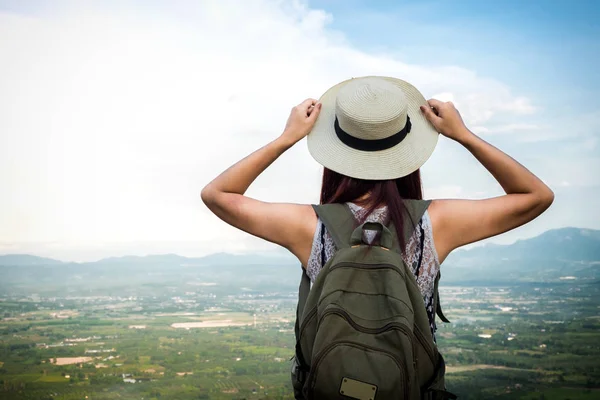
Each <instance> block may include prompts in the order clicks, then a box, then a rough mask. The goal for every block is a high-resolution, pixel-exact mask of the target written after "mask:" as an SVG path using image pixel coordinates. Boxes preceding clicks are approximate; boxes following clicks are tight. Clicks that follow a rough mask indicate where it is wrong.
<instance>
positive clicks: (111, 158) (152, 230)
mask: <svg viewBox="0 0 600 400" xmlns="http://www.w3.org/2000/svg"><path fill="white" fill-rule="evenodd" d="M61 4H63V5H64V8H62V9H60V10H58V9H57V10H55V11H54V12H52V13H51V14H40V15H38V16H25V15H11V14H0V54H2V57H3V60H4V62H2V63H0V93H1V94H0V110H1V111H0V113H1V115H2V116H1V118H0V183H1V184H2V191H3V194H2V196H0V220H1V221H2V223H1V224H0V241H3V242H10V243H57V244H59V245H60V248H61V249H63V250H60V251H58V250H56V251H55V252H54V253H53V254H54V255H57V256H58V255H61V254H69V253H68V252H69V251H71V252H74V251H75V249H85V248H91V247H93V246H95V244H98V243H108V244H111V245H110V246H112V247H110V246H109V245H106V252H107V253H109V252H110V251H111V250H110V249H113V250H112V251H114V249H115V248H116V247H115V246H116V244H118V243H121V244H122V245H123V246H122V247H120V248H123V249H125V248H126V247H127V246H125V245H126V244H128V243H129V244H131V243H134V242H135V243H156V242H161V243H188V244H189V243H198V247H197V253H206V252H208V251H211V250H212V251H220V250H236V249H237V250H240V249H247V248H250V247H252V248H254V247H255V246H258V241H256V240H254V239H249V238H248V236H247V235H245V234H243V233H240V232H237V231H236V230H234V229H233V228H230V227H228V226H225V224H223V223H221V222H220V221H218V220H217V219H216V218H215V217H213V216H211V215H210V213H209V212H208V211H207V210H206V209H204V207H203V206H202V205H201V204H200V199H199V192H200V189H201V188H202V187H203V185H204V184H206V183H207V182H208V180H209V179H211V178H212V177H214V176H216V175H217V174H218V173H219V172H220V171H222V170H223V169H225V168H226V167H228V166H229V165H230V164H231V163H233V162H235V161H237V160H238V159H239V158H241V157H242V156H244V155H246V154H247V153H249V152H250V151H252V150H254V149H256V148H258V147H259V146H261V145H262V144H264V143H266V141H268V140H270V139H272V138H275V137H276V135H277V134H278V133H279V132H280V131H281V128H282V127H283V126H284V123H285V119H286V117H287V115H288V112H289V109H290V107H291V106H293V105H295V104H297V103H298V102H300V101H302V100H303V99H304V98H306V97H318V96H319V95H320V94H321V93H323V92H324V91H325V90H326V89H327V88H328V87H329V86H331V85H333V84H335V83H337V82H338V81H341V80H344V79H347V78H349V77H352V76H361V75H368V74H369V75H370V74H374V75H379V74H381V75H392V76H397V77H402V78H404V79H406V80H408V81H410V82H412V83H413V84H415V85H416V86H417V87H419V88H420V89H421V90H422V91H423V93H424V94H425V96H426V97H430V96H431V94H434V93H447V94H449V95H450V96H451V98H452V99H455V101H456V102H457V104H460V107H461V113H462V114H463V116H464V117H465V120H466V121H467V122H469V123H473V124H480V125H481V126H483V127H484V128H485V126H486V124H487V123H490V122H491V121H493V118H495V116H498V115H506V114H507V113H508V114H523V113H530V112H533V111H534V110H535V108H534V107H533V106H531V104H530V101H529V100H527V99H525V98H523V97H519V96H515V95H513V94H512V92H511V90H510V89H509V88H508V87H507V86H506V85H504V84H502V83H500V82H498V81H495V80H493V79H489V78H484V77H481V76H479V75H477V74H476V73H474V72H472V71H469V70H466V69H463V68H459V67H443V66H442V67H424V66H419V65H411V64H407V63H405V62H403V61H401V60H397V59H393V58H391V57H387V56H384V55H371V54H369V53H367V52H365V51H362V50H359V49H356V48H353V47H351V46H350V45H349V44H347V43H346V41H345V40H344V36H343V34H342V33H340V32H335V31H333V30H331V29H330V28H329V27H328V25H327V24H328V22H329V21H331V19H332V16H331V15H328V14H326V13H324V12H323V11H320V10H314V9H310V8H309V7H308V6H306V5H304V4H303V3H302V2H298V1H291V0H290V1H266V0H263V1H259V0H256V1H244V2H240V1H221V0H219V1H216V0H215V1H203V2H193V1H189V2H177V3H172V4H171V3H169V6H170V7H171V8H169V9H162V8H158V6H157V5H156V4H154V5H152V6H151V5H150V4H149V3H148V2H143V3H140V7H142V5H143V8H142V9H133V8H127V7H126V6H125V5H123V3H98V4H99V5H98V6H91V5H90V4H91V3H89V2H85V3H80V2H66V3H61ZM127 4H130V3H127ZM164 4H166V3H164ZM436 162H437V161H436ZM437 165H439V166H440V167H442V165H441V164H437ZM432 168H433V167H432ZM319 182H320V167H319V166H318V165H316V163H314V162H313V161H312V159H311V158H310V157H309V155H308V152H307V151H306V148H305V144H304V143H301V144H299V145H298V146H297V147H296V148H294V149H292V150H291V151H290V153H289V154H286V155H284V156H283V157H282V159H280V160H278V161H277V163H276V167H275V168H271V169H269V170H268V171H267V172H266V173H265V174H264V175H263V176H261V177H260V178H259V180H258V181H257V183H256V185H254V186H253V187H252V188H251V190H250V192H249V194H251V195H257V196H260V197H262V198H265V199H270V200H281V201H296V202H311V201H312V202H314V201H317V199H318V190H319ZM443 191H444V192H445V191H446V189H444V190H443ZM132 246H133V245H132ZM144 246H146V245H144ZM192 247H193V246H188V245H182V246H181V247H179V248H174V249H173V251H178V250H181V251H183V252H188V253H194V251H193V250H192ZM129 248H130V249H131V248H135V247H129ZM140 248H141V247H140ZM144 248H148V249H151V246H150V245H148V246H147V247H144ZM69 249H70V250H69ZM117 251H120V250H118V249H117ZM123 251H124V252H127V251H126V250H123ZM140 251H141V250H140ZM157 251H158V250H157ZM99 252H100V253H101V251H99ZM150 252H152V251H150ZM96 253H97V252H94V253H93V254H94V256H95V254H96ZM77 254H80V253H77ZM82 254H83V253H82ZM86 254H88V253H86ZM89 254H92V253H89ZM80 257H81V258H85V255H80ZM90 257H92V256H91V255H90ZM66 258H69V257H68V256H66Z"/></svg>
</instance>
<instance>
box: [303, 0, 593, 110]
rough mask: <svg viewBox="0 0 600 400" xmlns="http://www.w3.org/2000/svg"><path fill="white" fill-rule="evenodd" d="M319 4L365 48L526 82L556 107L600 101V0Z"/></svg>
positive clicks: (334, 0) (347, 0) (524, 86)
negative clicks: (582, 101)
mask: <svg viewBox="0 0 600 400" xmlns="http://www.w3.org/2000/svg"><path fill="white" fill-rule="evenodd" d="M311 4H313V5H315V6H318V7H323V8H324V9H325V10H327V11H328V12H330V13H331V14H332V15H333V16H334V18H333V21H332V24H331V26H332V27H333V28H335V29H339V30H341V31H343V32H344V34H345V35H346V36H347V37H348V38H349V40H350V41H351V42H352V43H354V44H356V45H357V46H359V47H361V48H365V49H373V50H375V51H383V52H391V53H393V54H397V55H398V56H400V57H403V58H404V59H410V60H413V61H414V62H416V63H420V64H431V65H440V64H444V65H446V64H452V65H460V66H464V67H467V68H469V69H473V70H475V71H478V72H481V73H484V74H485V75H493V76H494V77H495V78H497V79H499V80H502V81H503V82H506V83H508V84H509V85H511V86H519V87H520V89H521V90H522V91H523V92H525V93H529V94H531V95H533V96H536V97H539V98H540V100H542V101H543V102H544V103H545V104H548V106H552V107H555V106H556V107H561V106H562V107H564V106H566V107H569V108H574V107H577V106H576V104H577V103H579V105H580V106H582V104H581V103H580V101H581V99H582V98H584V97H585V98H587V99H588V100H590V101H591V104H590V103H588V104H587V105H588V106H589V105H593V106H595V107H597V106H598V105H599V104H600V100H598V96H597V93H598V90H599V89H600V78H599V77H598V75H599V74H598V72H597V71H598V64H599V62H600V24H599V23H598V20H599V19H600V3H599V2H597V1H593V0H574V1H573V0H572V1H564V0H546V1H519V0H507V1H477V0H459V1H367V0H326V1H312V2H311ZM558 88H560V92H561V95H560V96H558V95H556V90H557V89H558ZM546 95H547V97H546ZM565 97H566V98H565ZM565 100H566V102H567V104H564V103H563V102H565ZM568 103H571V104H568ZM583 106H584V107H585V106H586V105H583Z"/></svg>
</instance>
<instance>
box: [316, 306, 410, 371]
mask: <svg viewBox="0 0 600 400" xmlns="http://www.w3.org/2000/svg"><path fill="white" fill-rule="evenodd" d="M329 314H337V315H339V316H340V317H342V318H343V319H344V320H345V321H347V322H348V323H349V324H350V325H352V327H353V328H354V329H356V330H357V331H359V332H363V333H368V334H378V333H383V332H385V331H389V330H392V329H397V330H399V331H402V333H404V334H405V335H406V336H408V338H409V340H410V344H411V347H412V354H413V357H412V358H413V368H414V369H416V366H417V365H416V361H415V355H416V352H417V349H416V348H415V335H414V333H413V332H411V331H410V330H409V329H408V328H407V327H406V325H403V324H400V323H398V322H388V323H387V324H385V325H384V326H382V327H381V328H367V327H366V326H362V325H360V324H359V323H357V322H355V321H354V320H353V319H352V316H351V315H350V314H349V313H348V312H347V311H345V310H343V309H340V308H333V309H332V308H330V309H328V310H325V311H324V312H323V314H322V315H321V318H319V324H318V325H317V326H319V325H321V323H322V322H323V319H324V318H325V316H327V315H329Z"/></svg>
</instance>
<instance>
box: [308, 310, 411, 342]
mask: <svg viewBox="0 0 600 400" xmlns="http://www.w3.org/2000/svg"><path fill="white" fill-rule="evenodd" d="M329 314H338V315H340V316H341V317H342V318H344V319H345V320H346V321H348V323H349V324H350V325H352V327H353V328H354V329H356V330H357V331H360V332H364V333H370V334H377V333H382V332H385V331H387V330H390V329H392V328H399V330H401V331H403V332H404V333H406V334H407V336H409V337H411V338H412V332H410V331H409V330H408V329H407V328H406V326H405V325H402V324H401V323H399V322H388V323H387V324H385V325H384V326H382V327H381V328H367V327H366V326H362V325H360V324H359V323H357V322H355V321H354V320H353V319H352V316H351V315H350V314H349V313H348V312H347V311H345V310H343V309H341V308H330V309H328V310H325V311H323V314H321V318H319V325H321V323H322V322H323V319H324V318H325V317H326V316H327V315H329Z"/></svg>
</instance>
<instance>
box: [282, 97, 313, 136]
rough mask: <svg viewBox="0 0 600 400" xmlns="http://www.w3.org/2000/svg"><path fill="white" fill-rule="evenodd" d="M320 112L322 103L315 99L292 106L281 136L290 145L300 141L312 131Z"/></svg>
mask: <svg viewBox="0 0 600 400" xmlns="http://www.w3.org/2000/svg"><path fill="white" fill-rule="evenodd" d="M320 112H321V103H319V102H318V101H317V100H315V99H306V100H304V101H303V102H302V103H300V104H298V105H297V106H296V107H294V108H292V111H291V113H290V116H289V118H288V120H287V123H286V124H285V129H284V130H283V133H282V134H281V138H282V139H284V140H285V141H286V142H288V143H289V144H290V145H293V144H295V143H296V142H298V141H300V140H301V139H302V138H304V137H305V136H306V135H308V134H309V133H310V131H311V130H312V128H313V126H314V125H315V122H316V121H317V118H318V117H319V113H320Z"/></svg>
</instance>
